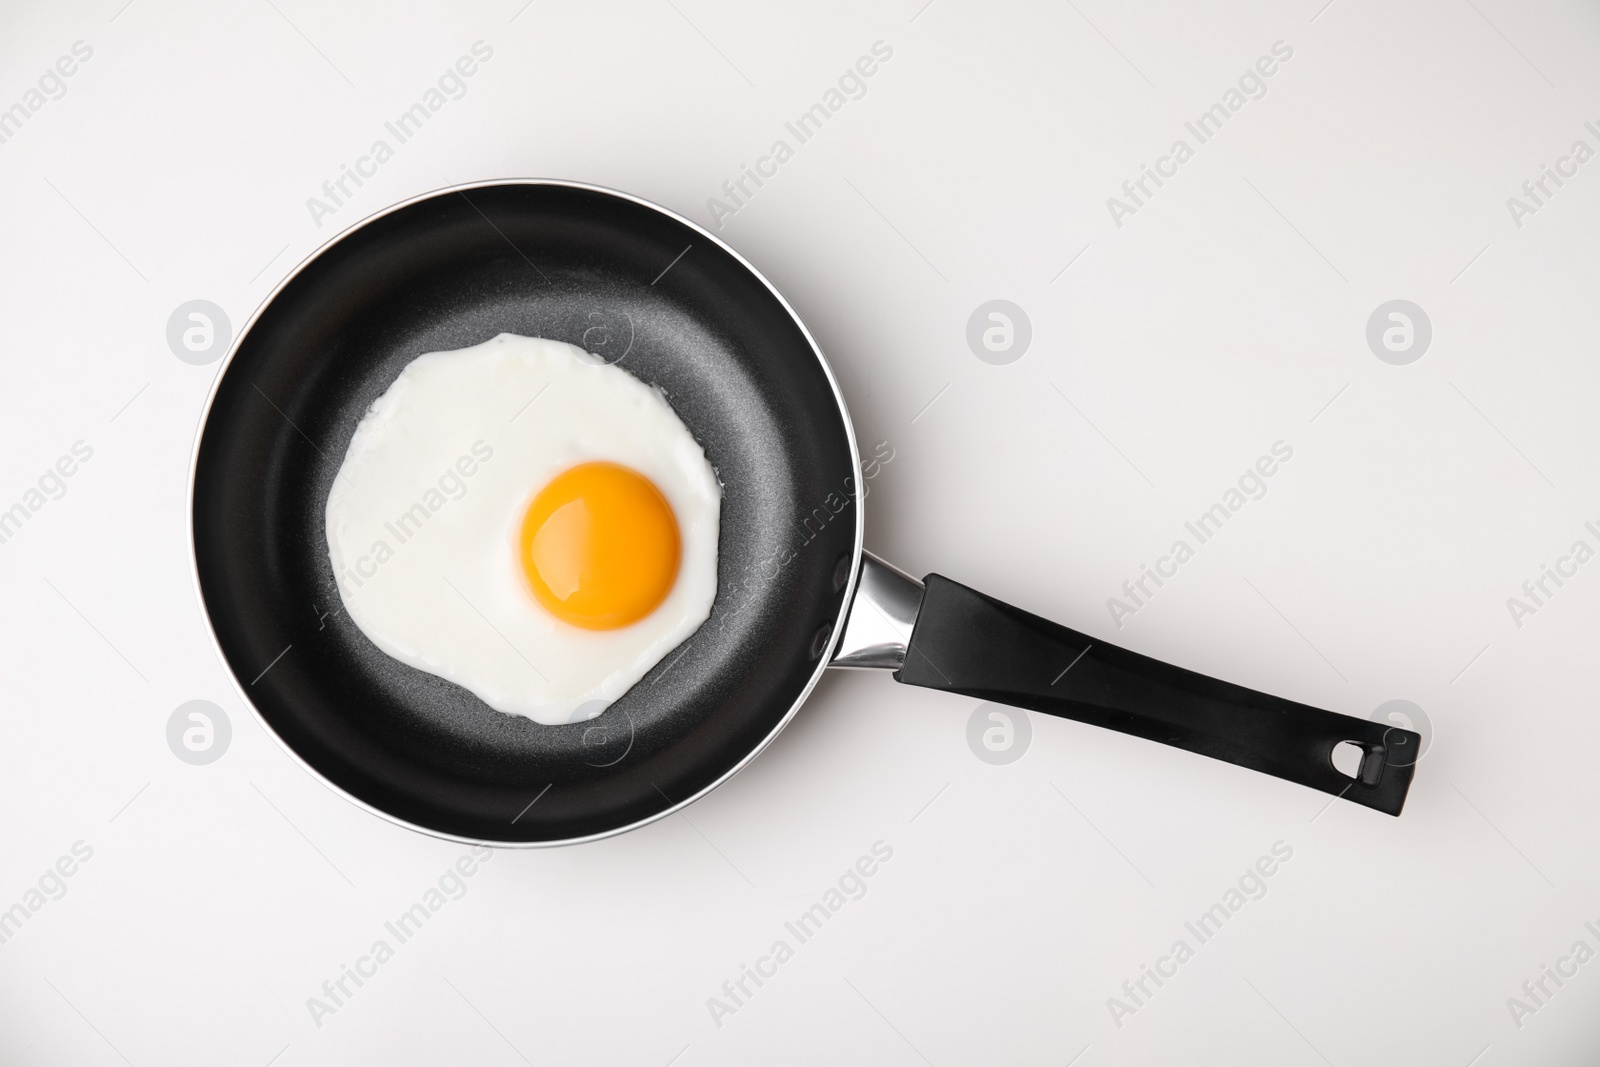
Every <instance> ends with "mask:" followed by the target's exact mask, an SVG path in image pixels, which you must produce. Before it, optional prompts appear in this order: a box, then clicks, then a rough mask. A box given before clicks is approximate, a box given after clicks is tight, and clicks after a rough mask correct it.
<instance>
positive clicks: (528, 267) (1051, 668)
mask: <svg viewBox="0 0 1600 1067" xmlns="http://www.w3.org/2000/svg"><path fill="white" fill-rule="evenodd" d="M501 332H508V333H515V334H522V335H525V336H530V337H547V338H552V339H555V340H561V341H568V342H571V343H573V344H576V345H579V346H581V347H583V348H585V349H586V350H588V351H590V352H593V353H595V354H597V355H599V356H600V357H601V358H602V359H605V360H606V361H608V362H612V363H617V364H619V365H620V366H622V367H623V368H624V369H626V370H628V371H629V372H631V373H632V374H634V375H635V376H636V377H638V378H640V379H641V380H643V381H645V382H648V383H651V384H654V385H656V386H658V387H659V388H661V389H662V390H664V391H665V393H666V396H667V397H668V399H669V402H670V403H671V404H672V406H673V408H674V410H675V411H676V412H677V414H678V416H679V417H680V418H681V419H682V420H683V422H684V424H685V425H686V426H687V427H688V428H689V430H690V432H692V433H693V434H694V436H695V438H696V440H698V441H699V442H700V444H701V445H702V447H703V448H704V449H705V453H706V457H707V459H709V461H710V462H711V464H712V466H713V467H714V468H715V470H716V471H717V474H718V477H719V479H720V480H721V482H722V484H723V502H722V527H721V537H720V542H719V546H718V561H717V569H718V578H717V581H718V588H717V597H716V601H715V603H714V605H713V607H712V612H711V616H710V618H709V619H708V620H707V621H706V622H705V624H704V625H702V626H701V627H700V629H699V630H698V631H696V633H695V634H694V635H693V636H692V637H691V638H690V639H689V640H687V641H686V642H685V643H684V644H683V645H681V646H679V647H678V648H677V649H675V650H674V651H673V652H672V653H670V654H669V655H668V656H667V657H665V658H664V659H663V660H662V661H661V662H660V663H658V664H657V665H656V666H655V667H654V668H653V669H652V670H651V671H650V672H649V673H648V674H646V675H645V677H644V678H643V679H642V680H641V681H640V682H639V683H638V684H637V685H635V686H634V687H633V688H632V689H631V690H629V691H628V692H627V693H626V694H625V695H624V696H622V697H621V698H620V699H618V700H617V701H615V702H614V703H613V704H611V705H610V706H609V707H608V708H607V709H606V710H605V711H604V712H603V713H602V714H601V715H600V716H598V717H597V718H594V719H592V720H590V721H588V722H583V723H576V724H571V725H564V726H542V725H539V724H536V723H534V722H531V721H529V720H527V719H524V718H520V717H516V716H510V715H504V714H501V713H499V712H497V711H494V710H492V709H491V708H489V707H488V706H487V705H485V704H484V703H482V702H481V701H480V700H479V699H478V698H477V697H476V696H474V695H473V694H471V693H469V692H468V691H467V690H465V689H462V688H460V687H458V686H456V685H454V684H452V683H450V682H447V681H445V680H443V679H441V678H439V677H436V676H434V675H431V674H427V673H425V672H422V671H418V670H416V669H414V668H412V667H409V666H407V665H405V664H402V663H400V662H398V661H396V660H394V659H391V658H390V657H388V656H386V655H385V654H384V653H382V652H380V651H379V650H378V649H377V648H376V647H375V646H374V645H373V644H372V643H371V642H370V641H369V640H368V639H367V638H366V637H365V635H364V634H362V632H361V631H360V630H359V629H358V628H357V627H356V626H355V624H354V623H353V622H352V621H351V619H350V617H349V615H348V613H346V612H344V611H343V610H342V607H341V600H340V596H339V593H338V590H337V587H336V586H335V583H334V576H333V572H332V567H331V564H330V562H329V556H328V546H327V540H326V536H325V532H324V518H323V516H324V508H325V505H326V502H327V498H328V491H329V488H330V486H331V484H332V481H333V478H334V477H335V475H336V473H337V472H338V469H339V466H340V464H341V462H342V461H343V458H344V454H345V451H346V449H347V448H348V446H349V443H350V439H351V436H352V434H353V433H354V431H355V428H356V424H357V423H358V422H359V421H360V419H361V417H362V415H363V414H364V413H365V411H366V410H367V408H368V406H369V405H370V404H371V403H372V402H373V401H374V400H375V399H376V398H377V397H378V396H380V395H381V394H382V393H383V392H384V391H385V390H386V389H387V388H388V387H389V385H390V384H391V383H392V382H393V381H394V379H395V378H396V377H397V376H398V375H399V373H400V371H401V370H402V369H403V368H404V367H405V366H406V364H407V363H409V362H410V361H411V360H412V359H414V358H415V357H417V356H419V355H421V354H423V353H425V352H434V351H441V350H450V349H458V348H465V347H468V346H471V345H476V344H479V343H481V342H483V341H486V340H488V339H489V338H491V337H493V336H495V335H496V334H498V333H501ZM486 418H487V417H486ZM495 429H497V427H495V426H493V425H489V424H487V423H486V425H485V436H486V437H487V438H488V439H490V440H492V439H493V432H494V430H495ZM861 484H862V483H861V462H860V457H859V454H858V451H857V447H856V440H855V436H854V434H853V432H852V430H851V425H850V419H849V415H848V413H847V412H846V410H845V405H844V399H843V397H842V396H841V394H840V392H839V388H838V384H837V383H836V382H835V380H834V378H833V375H832V373H831V372H830V370H829V369H828V365H827V363H826V361H825V360H824V358H823V355H822V352H821V351H820V349H819V348H818V347H817V344H816V342H815V341H814V340H813V339H812V337H811V335H810V334H809V333H808V332H807V330H806V328H805V326H804V324H802V323H801V321H800V319H799V318H798V316H796V314H795V312H794V310H793V309H792V308H791V307H790V306H789V305H788V304H787V303H786V302H785V301H784V299H783V297H782V296H781V295H780V294H779V293H778V292H777V290H776V289H774V288H773V286H772V285H771V284H770V283H769V282H768V281H767V280H766V279H765V278H763V277H762V276H761V274H760V273H759V272H758V271H756V270H755V268H753V267H752V266H751V265H750V264H749V263H747V262H746V261H745V260H744V259H743V258H741V257H740V256H739V255H738V254H737V253H736V252H734V251H733V250H732V249H731V248H729V247H727V246H726V245H724V244H723V243H722V242H721V241H720V240H718V239H717V238H716V237H714V236H712V235H711V234H710V233H708V232H706V231H705V230H703V229H701V228H700V227H698V226H696V225H694V224H693V223H691V222H689V221H688V220H686V219H683V218H681V217H679V216H677V215H675V214H673V213H672V212H670V211H667V210H665V209H663V208H660V207H657V206H655V205H653V204H650V203H647V202H645V201H643V200H640V199H638V198H636V197H632V196H628V195H626V194H622V193H618V192H614V191H610V190H606V189H601V188H597V187H594V186H587V185H580V184H576V183H571V182H557V181H508V182H496V183H484V184H474V185H464V186H458V187H453V188H450V189H446V190H442V191H440V192H436V193H430V194H428V195H425V196H422V197H419V198H417V199H414V200H411V201H408V202H406V203H403V204H400V205H397V206H395V207H392V208H389V209H387V210H385V211H383V212H380V213H379V214H377V215H375V216H374V217H372V218H370V219H368V220H366V221H365V222H363V223H361V224H360V225H358V226H356V227H355V228H353V229H352V230H350V231H348V232H346V233H345V234H343V235H341V236H340V237H338V238H337V239H336V240H334V241H332V242H331V243H330V244H328V245H327V246H325V247H324V248H322V249H321V250H320V251H319V252H317V253H316V254H314V255H313V256H312V257H311V258H310V259H308V260H307V261H305V262H304V263H302V264H301V265H300V266H299V267H298V268H297V269H296V270H295V272H294V273H293V274H292V275H291V276H290V277H289V279H288V280H286V281H285V282H284V283H283V284H282V285H280V286H279V287H278V289H277V290H276V292H274V293H273V294H272V296H271V297H269V298H268V300H267V301H266V302H265V303H264V304H263V305H262V307H261V309H260V310H259V311H258V312H257V313H256V315H255V316H254V317H253V319H252V320H251V321H250V323H249V324H247V326H246V327H245V329H243V330H242V331H241V334H240V337H239V339H238V340H237V341H236V343H235V345H234V348H233V350H232V352H231V353H230V355H229V358H228V361H227V362H226V363H225V364H224V367H223V372H222V373H221V375H220V376H219V377H218V380H217V383H216V385H215V386H214V387H213V390H212V395H211V397H210V400H209V404H208V409H207V412H206V416H205V420H204V424H203V427H202V429H201V432H200V434H199V437H198V439H197V443H196V448H195V457H194V464H193V471H192V480H191V485H190V505H191V509H192V518H193V522H192V527H191V537H192V548H193V553H194V567H195V578H196V582H197V586H198V590H199V595H200V599H201V602H202V605H203V607H204V610H205V614H206V617H207V620H208V623H209V625H210V627H211V631H212V634H213V636H214V638H215V640H216V643H217V646H218V648H219V649H220V651H221V653H222V656H223V658H224V660H225V661H226V663H227V665H228V667H229V669H230V671H231V672H232V674H233V677H234V679H235V680H236V682H237V684H238V687H239V689H240V692H241V693H242V695H243V696H244V697H245V699H246V701H247V703H248V704H249V705H250V706H251V707H252V708H253V709H254V710H255V712H256V713H257V714H258V715H259V716H260V718H261V720H262V722H263V723H264V724H265V725H266V726H267V728H268V730H269V731H270V732H271V733H272V734H273V735H274V736H275V737H276V738H277V739H278V740H279V741H281V742H282V743H283V745H284V746H285V747H286V748H287V749H288V751H289V752H291V753H292V754H293V755H294V756H295V757H296V758H298V759H299V760H300V761H301V762H302V763H304V764H305V766H306V767H308V768H309V769H310V770H311V771H313V772H314V773H315V774H316V775H318V776H320V777H321V778H323V779H324V780H325V781H326V782H328V783H329V784H331V785H332V786H333V787H335V788H336V789H337V790H339V791H341V792H343V793H344V794H345V795H346V796H348V797H349V798H351V799H352V800H354V801H355V802H357V803H358V804H361V805H363V806H365V807H367V808H368V809H370V810H372V811H374V812H376V813H378V814H380V815H382V816H384V817H386V818H389V819H392V820H394V821H396V822H399V823H401V824H403V825H406V826H410V827H412V828H415V829H418V830H421V831H424V832H427V833H431V834H435V835H438V836H442V837H447V838H452V839H457V840H462V841H473V842H489V843H495V844H502V845H549V844H561V843H570V842H577V841H584V840H589V839H594V838H598V837H604V836H607V835H610V834H615V833H619V832H621V831H623V830H627V829H630V828H633V827H636V826H640V825H643V824H644V823H647V822H650V821H652V820H654V819H658V818H661V817H662V816H664V815H666V814H668V813H670V812H672V811H675V810H677V809H678V808H680V807H682V806H684V805H685V804H688V803H690V802H691V801H693V800H695V799H697V798H699V797H701V796H703V795H705V793H707V792H708V791H709V790H711V789H713V788H715V787H716V786H717V785H718V784H720V783H722V782H724V781H726V780H727V779H728V778H729V777H730V776H731V775H733V774H734V773H735V772H737V771H738V770H739V769H740V768H741V767H743V766H744V765H745V764H747V763H749V762H750V760H751V759H753V758H754V757H755V756H756V754H758V753H759V752H760V751H761V750H762V749H763V748H764V747H765V746H766V745H767V744H769V743H770V742H771V741H772V739H773V737H774V736H776V734H777V733H778V731H779V730H781V729H782V728H783V726H784V725H785V724H786V723H787V722H788V721H789V719H790V718H791V717H793V715H794V714H795V712H796V710H797V709H798V708H799V706H800V704H801V702H802V701H804V699H805V697H806V695H807V694H808V693H809V692H810V691H811V689H812V687H813V686H815V685H816V683H817V680H818V679H819V678H820V676H821V674H822V672H823V670H825V669H827V668H828V667H829V666H830V665H831V666H836V667H855V668H877V669H889V670H892V671H894V672H895V677H896V678H897V679H899V681H901V682H904V683H907V684H910V685H918V686H925V687H927V688H931V689H942V690H946V691H949V692H955V693H963V694H966V695H968V696H973V697H978V698H981V699H984V700H990V701H996V702H1001V703H1005V704H1010V705H1015V706H1018V707H1024V708H1031V709H1033V710H1034V711H1039V712H1044V713H1046V714H1050V715H1058V716H1062V717H1065V718H1070V719H1077V720H1080V721H1083V722H1088V723H1093V724H1095V725H1098V726H1104V727H1107V728H1109V729H1113V730H1118V731H1121V732H1124V733H1130V734H1136V735H1139V736H1141V737H1145V738H1148V739H1150V740H1152V741H1159V742H1162V743H1164V744H1168V745H1175V746H1178V747H1180V748H1185V749H1189V750H1190V751H1193V752H1197V753H1200V754H1203V755H1206V756H1211V757H1214V758H1217V759H1223V760H1227V761H1229V762H1231V763H1235V764H1239V765H1241V766H1244V767H1248V768H1251V769H1253V770H1256V771H1261V772H1265V773H1267V774H1272V775H1276V776H1278V777H1280V778H1286V779H1289V780H1291V781H1295V782H1299V783H1301V784H1303V785H1307V786H1310V787H1312V788H1314V789H1320V790H1323V791H1325V792H1329V793H1334V794H1338V795H1340V796H1343V797H1344V798H1345V799H1347V800H1350V801H1354V802H1355V803H1358V804H1363V805H1365V806H1367V807H1371V808H1376V809H1377V810H1379V811H1384V812H1387V813H1389V814H1391V815H1397V814H1399V812H1400V808H1401V805H1402V804H1403V802H1404V799H1405V794H1406V789H1407V787H1408V786H1409V784H1410V781H1411V776H1412V770H1413V763H1414V754H1415V753H1416V752H1417V751H1418V746H1419V744H1420V737H1419V736H1418V735H1417V734H1414V733H1412V732H1410V731H1407V730H1401V729H1398V728H1394V727H1390V726H1387V725H1385V724H1382V723H1374V722H1368V721H1366V720H1362V719H1356V718H1352V717H1349V716H1344V715H1337V714H1334V713H1331V712H1327V711H1321V710H1318V709H1316V708H1312V707H1308V706H1306V705H1303V704H1297V703H1294V702H1292V701H1288V700H1283V699H1279V698H1277V697H1273V696H1268V695H1266V694H1263V693H1257V692H1253V691H1251V690H1248V689H1244V688H1242V687H1240V686H1236V685H1230V684H1229V683H1226V682H1222V681H1216V680H1213V679H1209V678H1205V677H1203V676H1201V675H1198V674H1195V673H1192V672H1190V671H1186V670H1182V669H1180V668H1177V667H1173V666H1169V665H1166V664H1163V663H1159V662H1157V661H1155V660H1152V659H1149V658H1146V657H1144V656H1140V655H1137V654H1135V653H1132V652H1129V651H1126V650H1123V649H1120V648H1116V647H1113V646H1111V645H1108V644H1105V643H1104V642H1101V641H1100V640H1098V639H1097V638H1093V637H1090V636H1088V635H1085V634H1081V633H1078V632H1076V631H1073V630H1070V629H1067V628H1066V627H1063V626H1058V625H1056V624H1054V623H1051V622H1049V621H1047V620H1045V619H1042V618H1040V617H1038V616H1035V615H1031V614H1029V613H1027V612H1025V611H1021V610H1019V609H1017V608H1014V607H1011V606H1008V605H1006V604H1003V603H1000V602H999V601H997V600H994V599H992V598H989V597H986V596H984V595H982V594H980V593H978V592H975V591H974V590H971V589H968V588H967V587H965V586H963V585H960V584H958V583H957V582H954V581H951V580H950V579H948V578H945V577H942V576H940V575H937V574H931V575H928V576H926V578H925V579H923V580H922V581H918V580H916V579H915V578H912V577H911V576H909V575H906V574H904V573H903V572H901V571H899V570H897V569H896V568H894V567H892V566H890V565H889V564H887V563H885V562H883V561H882V560H879V559H877V558H876V557H874V556H872V555H870V554H868V553H865V552H864V551H863V548H862V531H863V521H862V510H861V499H860V487H861ZM442 622H443V624H444V625H449V626H458V627H473V626H478V627H482V626H485V623H483V622H482V621H481V620H480V619H476V618H474V617H473V616H472V615H471V614H470V612H467V611H466V609H465V608H464V609H463V614H462V616H461V617H459V618H450V619H445V620H442ZM484 639H485V640H486V641H495V640H497V638H496V637H495V636H494V634H493V633H491V632H489V631H488V630H487V629H486V630H485V632H484ZM507 654H508V655H510V654H512V650H508V652H507ZM1347 741H1348V742H1353V743H1354V744H1355V745H1356V746H1357V747H1358V748H1359V750H1360V752H1359V756H1360V762H1359V766H1358V768H1357V769H1356V772H1355V774H1354V775H1353V776H1351V775H1347V774H1345V773H1344V772H1342V771H1341V770H1339V769H1337V768H1336V767H1335V766H1334V763H1333V760H1332V755H1333V750H1334V748H1335V746H1337V745H1339V744H1340V743H1341V742H1347Z"/></svg>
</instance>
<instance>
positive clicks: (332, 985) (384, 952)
mask: <svg viewBox="0 0 1600 1067" xmlns="http://www.w3.org/2000/svg"><path fill="white" fill-rule="evenodd" d="M492 859H494V849H492V848H489V847H488V846H487V845H473V846H472V849H471V850H470V851H469V852H467V853H466V854H464V855H462V856H461V857H460V858H458V859H457V860H456V861H455V863H453V864H451V865H450V866H449V867H446V868H445V870H444V873H443V874H441V875H439V878H438V880H437V882H436V883H435V884H434V885H431V886H429V887H428V888H427V889H426V890H424V891H423V893H422V898H421V899H420V900H418V901H417V902H416V903H414V904H412V905H411V907H409V908H407V909H406V910H405V911H403V912H401V913H400V914H399V915H398V916H397V917H396V918H395V919H394V920H393V921H391V922H386V923H384V924H383V928H384V930H385V931H387V932H388V934H389V936H390V937H392V938H394V944H392V945H391V944H390V943H389V938H385V937H380V938H378V939H377V940H376V941H374V942H373V943H372V947H371V948H369V949H368V950H367V952H366V954H365V955H362V956H357V957H356V961H355V965H354V966H351V965H349V964H345V963H341V964H339V973H338V974H337V975H336V976H334V977H333V978H330V979H328V980H326V981H324V982H323V983H322V995H321V996H317V995H315V994H313V995H311V996H309V997H307V998H306V1010H307V1011H309V1012H310V1013H311V1021H312V1022H313V1023H315V1024H316V1025H317V1029H319V1030H320V1029H322V1023H323V1019H324V1018H326V1017H327V1016H329V1015H337V1014H338V1013H339V1010H340V1009H341V1008H346V1007H348V1006H349V1004H350V1001H351V999H352V998H354V997H355V995H356V994H357V993H359V992H360V991H361V988H362V987H363V986H365V985H366V984H367V981H368V980H370V979H372V978H375V977H377V974H378V968H379V967H381V966H383V965H384V964H386V963H388V962H389V961H390V960H392V959H394V954H395V949H397V948H398V947H399V946H401V945H404V944H405V943H406V942H407V941H410V940H411V939H412V938H413V937H415V936H417V933H418V931H420V930H421V929H422V927H423V925H424V924H425V923H427V922H428V920H429V919H431V918H433V917H434V916H435V915H437V914H438V913H439V912H440V910H442V909H443V908H444V906H445V905H446V904H448V903H450V901H452V900H460V899H461V898H462V897H464V896H466V895H467V879H468V878H471V877H472V876H473V875H475V874H477V873H478V867H479V865H481V864H484V863H488V862H489V861H490V860H492Z"/></svg>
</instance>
